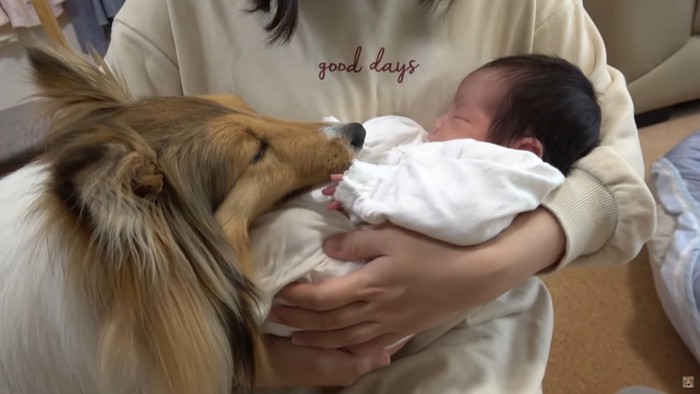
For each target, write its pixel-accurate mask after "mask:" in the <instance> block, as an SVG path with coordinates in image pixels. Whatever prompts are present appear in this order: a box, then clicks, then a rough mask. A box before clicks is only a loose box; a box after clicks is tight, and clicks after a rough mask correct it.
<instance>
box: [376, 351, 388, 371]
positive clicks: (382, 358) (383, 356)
mask: <svg viewBox="0 0 700 394" xmlns="http://www.w3.org/2000/svg"><path fill="white" fill-rule="evenodd" d="M389 364H391V357H389V353H387V352H381V353H379V354H378V355H377V357H375V358H374V366H375V367H376V368H381V367H386V366H387V365H389Z"/></svg>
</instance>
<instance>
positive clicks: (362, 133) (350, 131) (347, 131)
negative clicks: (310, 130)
mask: <svg viewBox="0 0 700 394" xmlns="http://www.w3.org/2000/svg"><path fill="white" fill-rule="evenodd" d="M323 132H324V133H325V134H326V135H327V136H328V137H330V138H343V139H345V140H347V141H349V142H350V145H352V147H353V149H355V150H360V149H362V146H363V145H364V144H365V137H366V136H367V131H366V130H365V127H364V126H362V125H361V124H360V123H335V124H332V125H329V126H326V128H325V129H324V130H323Z"/></svg>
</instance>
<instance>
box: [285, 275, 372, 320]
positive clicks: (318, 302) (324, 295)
mask: <svg viewBox="0 0 700 394" xmlns="http://www.w3.org/2000/svg"><path fill="white" fill-rule="evenodd" d="M361 271H362V270H359V271H356V272H353V273H351V274H348V275H346V276H341V277H337V278H332V279H329V280H327V281H325V282H322V283H319V284H310V283H293V284H291V285H288V286H286V287H284V288H283V289H282V290H280V292H279V293H278V297H279V298H281V299H282V300H284V301H285V302H286V303H287V304H289V305H291V306H295V307H299V308H304V309H311V310H313V311H327V310H331V309H336V308H340V307H342V306H346V305H349V304H352V303H354V302H359V301H364V300H365V298H367V296H368V295H370V294H369V289H368V286H369V283H368V277H367V275H366V274H364V273H363V272H361Z"/></svg>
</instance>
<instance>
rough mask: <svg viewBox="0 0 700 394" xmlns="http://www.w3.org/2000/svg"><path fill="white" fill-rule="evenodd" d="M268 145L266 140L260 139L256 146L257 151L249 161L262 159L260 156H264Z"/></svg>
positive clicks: (253, 162) (252, 162) (255, 161)
mask: <svg viewBox="0 0 700 394" xmlns="http://www.w3.org/2000/svg"><path fill="white" fill-rule="evenodd" d="M268 147H269V145H268V143H267V141H265V140H260V145H259V147H258V151H257V152H256V153H255V156H254V157H253V160H252V161H251V164H255V163H257V162H259V161H260V160H262V158H263V157H264V156H265V153H266V152H267V148H268Z"/></svg>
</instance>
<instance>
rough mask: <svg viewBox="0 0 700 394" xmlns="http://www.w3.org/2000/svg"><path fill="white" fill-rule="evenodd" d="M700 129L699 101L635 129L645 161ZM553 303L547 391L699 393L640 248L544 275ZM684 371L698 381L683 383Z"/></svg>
mask: <svg viewBox="0 0 700 394" xmlns="http://www.w3.org/2000/svg"><path fill="white" fill-rule="evenodd" d="M694 131H700V104H698V103H694V104H692V105H690V106H686V107H684V108H682V109H681V110H680V111H677V112H676V113H675V114H674V116H673V117H672V119H671V120H669V121H667V122H664V123H660V124H656V125H653V126H649V127H646V128H643V129H641V130H640V139H641V144H642V150H643V152H644V159H645V163H646V165H647V174H648V173H649V171H648V168H649V166H650V165H651V164H652V163H653V162H655V161H656V160H657V159H658V158H659V157H661V156H662V155H663V154H665V153H666V152H668V150H670V149H671V148H672V147H673V146H675V145H676V144H677V143H678V142H679V141H681V140H682V139H683V138H685V137H686V136H688V135H689V134H691V133H692V132H694ZM545 282H546V283H547V285H548V287H549V289H550V291H551V292H552V297H553V299H554V309H555V320H554V321H555V328H554V339H553V344H552V352H551V358H550V362H549V366H548V370H547V375H546V377H545V385H544V392H545V393H547V394H550V393H551V394H559V393H561V394H577V393H586V394H588V393H591V394H608V393H609V394H613V393H615V392H617V391H618V390H620V389H622V388H624V387H627V386H634V385H646V386H650V387H653V388H656V389H659V390H662V391H664V392H666V393H679V394H690V393H700V363H698V362H697V361H696V360H695V359H694V358H693V356H692V354H691V353H690V351H689V350H688V349H687V348H686V347H685V345H684V344H683V342H682V341H681V339H680V337H679V336H678V335H677V334H676V332H675V331H674V329H673V327H672V326H671V324H670V322H669V321H668V319H667V318H666V315H665V314H664V312H663V310H662V308H661V304H660V302H659V300H658V298H657V296H656V290H655V289H654V284H653V281H652V276H651V268H650V266H649V259H648V255H647V251H646V249H644V250H643V251H642V252H641V253H640V254H639V256H637V257H636V258H635V259H634V261H632V262H631V263H629V264H627V265H625V266H622V267H613V268H595V269H594V268H572V269H567V270H564V271H563V272H561V273H558V274H556V275H554V276H552V277H548V278H546V279H545ZM683 376H695V381H696V385H695V386H696V388H695V389H683V388H682V382H681V380H682V378H683Z"/></svg>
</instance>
